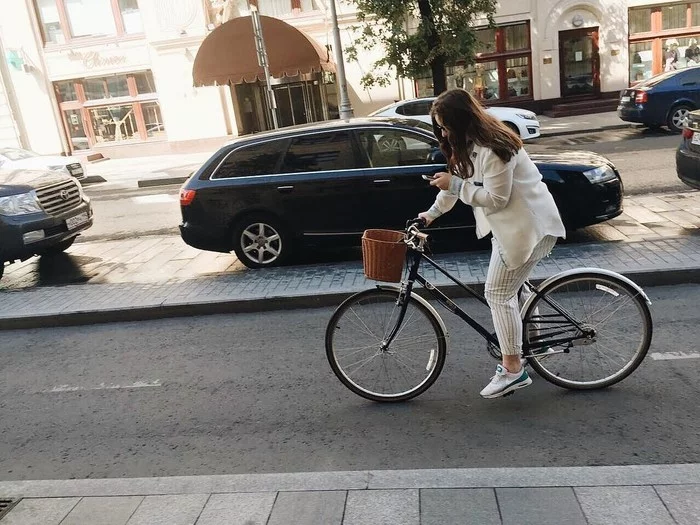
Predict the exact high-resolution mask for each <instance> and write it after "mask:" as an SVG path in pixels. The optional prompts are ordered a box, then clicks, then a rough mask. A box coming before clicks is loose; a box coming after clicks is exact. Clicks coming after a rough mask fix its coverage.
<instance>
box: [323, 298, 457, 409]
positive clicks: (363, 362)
mask: <svg viewBox="0 0 700 525" xmlns="http://www.w3.org/2000/svg"><path fill="white" fill-rule="evenodd" d="M398 299H399V292H398V291H395V290H380V289H376V290H366V291H364V292H360V293H358V294H355V295H353V296H352V297H350V298H348V299H346V300H345V301H344V302H343V303H342V304H341V305H340V306H339V307H338V309H337V310H336V311H335V313H334V314H333V317H331V319H330V321H329V322H328V327H327V328H326V356H327V357H328V362H329V363H330V365H331V368H332V369H333V372H334V373H335V375H336V376H337V377H338V379H340V380H341V381H342V383H343V384H344V385H345V386H346V387H348V388H349V389H350V390H352V391H353V392H354V393H356V394H357V395H359V396H362V397H364V398H366V399H371V400H372V401H405V400H407V399H411V398H413V397H416V396H417V395H420V394H422V393H423V392H425V391H426V390H427V389H428V388H430V386H431V385H432V384H433V383H434V382H435V380H436V379H437V378H438V376H439V375H440V372H441V371H442V367H443V365H444V364H445V355H446V353H447V350H446V348H447V344H446V340H445V333H444V331H443V329H442V327H441V326H440V323H439V322H438V320H437V318H436V317H435V314H433V312H431V311H430V310H429V309H428V308H426V307H425V305H423V304H421V303H420V302H419V301H417V300H416V299H415V298H413V297H408V298H406V299H405V300H407V301H408V306H407V309H406V315H405V316H404V320H403V322H402V323H401V326H400V327H399V331H398V333H397V334H396V337H395V338H394V339H393V341H392V342H391V345H389V346H388V347H386V348H384V345H383V344H382V343H383V342H384V341H385V340H386V338H387V337H388V336H389V334H391V331H392V329H393V328H394V326H395V325H396V323H397V321H398V316H399V312H400V310H401V305H399V304H398Z"/></svg>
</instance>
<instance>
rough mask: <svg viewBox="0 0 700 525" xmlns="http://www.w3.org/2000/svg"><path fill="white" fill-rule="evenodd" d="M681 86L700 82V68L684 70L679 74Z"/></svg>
mask: <svg viewBox="0 0 700 525" xmlns="http://www.w3.org/2000/svg"><path fill="white" fill-rule="evenodd" d="M678 80H679V81H680V83H681V86H682V85H684V84H693V83H698V82H700V68H693V69H688V70H686V71H683V72H682V73H681V74H679V75H678Z"/></svg>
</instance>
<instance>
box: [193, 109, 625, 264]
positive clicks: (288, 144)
mask: <svg viewBox="0 0 700 525" xmlns="http://www.w3.org/2000/svg"><path fill="white" fill-rule="evenodd" d="M528 149H529V148H528ZM532 158H533V160H534V161H535V163H536V164H537V165H538V167H539V169H540V171H541V172H542V175H543V177H544V181H545V183H546V184H547V186H548V187H549V189H550V191H551V192H552V194H553V196H554V199H555V201H556V203H557V205H558V207H559V210H560V211H561V214H562V218H563V220H564V223H565V225H566V226H567V228H569V229H576V228H580V227H583V226H587V225H589V224H595V223H598V222H602V221H605V220H607V219H610V218H612V217H615V216H617V215H619V214H620V213H621V212H622V192H623V187H622V182H621V180H620V176H619V174H618V173H617V171H616V169H615V167H614V166H613V165H612V164H611V163H610V162H609V161H608V160H606V159H605V158H604V157H601V156H599V155H596V154H594V153H588V152H580V151H575V152H551V151H546V150H543V151H542V152H541V153H535V152H532ZM444 169H445V159H444V157H443V156H442V153H440V152H439V149H438V142H437V140H436V138H435V135H433V133H432V127H431V126H428V125H427V124H425V123H423V122H419V121H415V120H401V119H388V118H365V119H351V120H349V121H326V122H323V123H315V124H307V125H303V126H295V127H289V128H284V129H281V130H277V131H271V132H265V133H257V134H255V135H252V136H246V137H242V138H239V139H236V140H234V141H232V142H230V143H229V144H227V145H225V146H224V147H222V148H221V149H220V150H219V151H217V152H216V153H215V154H214V155H213V156H212V157H211V158H210V159H209V160H208V161H206V162H205V163H204V164H203V165H202V167H201V168H200V169H199V170H197V171H196V172H195V173H194V174H192V175H191V176H190V178H189V179H188V180H187V181H186V182H185V184H184V185H183V187H182V188H181V190H180V206H181V211H182V224H181V225H180V232H181V235H182V238H183V240H184V241H185V242H186V243H187V244H189V245H190V246H193V247H195V248H200V249H203V250H211V251H217V252H230V251H231V250H233V251H235V253H236V255H237V256H238V258H239V259H240V260H241V262H242V263H243V264H245V265H246V266H248V267H250V268H260V267H267V266H274V265H278V264H281V263H283V262H284V261H285V260H287V258H288V257H289V256H290V254H291V253H292V252H293V250H294V249H295V248H296V247H298V246H300V245H302V244H303V243H304V242H305V241H309V240H314V239H325V238H333V239H336V240H337V239H343V238H344V239H348V240H350V241H351V242H354V243H358V242H359V238H360V235H361V234H362V232H363V231H364V230H365V229H367V228H389V229H401V228H403V226H404V225H405V221H406V220H407V219H409V218H411V217H415V216H416V214H417V213H418V212H420V211H424V210H427V209H428V208H429V207H430V205H431V204H432V203H433V201H434V200H435V195H436V190H435V188H433V187H432V186H430V185H429V184H428V183H427V182H426V181H425V180H424V179H423V178H422V177H421V175H423V174H433V173H436V172H438V171H443V170H444ZM472 228H474V215H473V213H472V212H471V210H470V209H469V207H468V206H464V205H458V206H456V207H455V209H454V210H453V211H452V212H451V213H448V214H445V215H444V216H442V217H440V218H439V219H438V220H436V221H435V222H434V223H433V225H432V226H431V228H430V230H432V231H433V232H434V233H439V232H445V231H453V230H455V229H472Z"/></svg>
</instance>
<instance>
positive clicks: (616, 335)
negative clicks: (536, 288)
mask: <svg viewBox="0 0 700 525" xmlns="http://www.w3.org/2000/svg"><path fill="white" fill-rule="evenodd" d="M540 293H541V296H539V297H537V298H535V299H534V300H533V302H532V303H531V304H530V305H529V306H528V308H527V311H526V312H525V315H524V316H523V335H524V337H523V339H524V342H525V343H529V342H533V341H534V340H535V338H537V340H538V341H540V342H546V341H547V337H548V333H547V331H549V332H550V333H552V332H555V331H557V330H565V329H566V327H567V326H568V329H569V331H570V333H573V331H576V327H575V326H574V325H572V324H571V323H570V322H568V321H566V320H565V319H564V318H563V316H561V315H560V314H558V313H557V311H556V310H555V309H554V308H553V307H552V306H551V305H549V304H548V303H547V301H545V299H544V297H547V298H548V299H549V300H553V301H555V302H556V303H557V304H558V305H559V306H561V307H563V309H564V310H565V311H566V312H567V313H568V314H569V315H571V316H572V317H574V318H575V319H576V320H577V321H578V322H582V323H584V324H585V325H586V326H587V327H592V328H594V329H595V330H596V336H595V338H594V340H592V341H584V342H582V343H581V344H579V345H575V346H572V347H570V348H569V350H568V352H563V348H564V346H565V345H559V346H557V345H551V346H548V347H547V350H544V351H540V352H539V353H538V354H535V355H525V357H526V358H527V360H528V362H529V363H530V365H531V366H532V368H533V370H535V371H536V372H537V373H538V374H539V375H540V376H541V377H543V378H544V379H546V380H547V381H549V382H551V383H553V384H555V385H557V386H560V387H563V388H568V389H571V390H593V389H599V388H605V387H608V386H611V385H613V384H615V383H618V382H620V381H622V380H623V379H625V378H626V377H627V376H629V375H630V374H631V373H632V372H634V371H635V370H636V369H637V367H638V366H639V365H640V364H641V363H642V361H643V360H644V357H645V356H646V354H647V352H648V351H649V346H650V345H651V338H652V332H653V326H652V320H651V312H650V310H649V306H648V305H647V302H646V300H645V297H644V296H643V294H641V293H640V292H639V291H638V290H637V289H636V288H635V287H633V286H631V285H630V284H629V283H628V282H626V281H624V280H622V279H619V278H617V277H615V276H612V275H608V274H605V273H596V272H588V273H581V274H572V275H566V276H562V277H561V278H558V279H554V280H553V281H551V282H550V283H548V284H547V285H546V286H545V288H543V289H542V290H540ZM589 299H591V301H590V305H589V308H588V310H587V309H586V306H585V304H587V303H585V302H584V300H585V301H588V300H589ZM606 301H610V305H608V304H607V302H606ZM594 303H595V304H594ZM623 308H624V310H623ZM581 310H582V311H581ZM598 318H600V319H598ZM609 321H614V322H615V324H614V326H608V322H609ZM557 323H559V324H557ZM635 332H638V333H637V334H636V335H635ZM550 337H551V338H552V340H554V338H556V337H561V335H559V336H556V335H550ZM628 346H629V348H627V347H628ZM534 352H537V351H536V350H535V351H534ZM596 362H597V363H596ZM584 363H589V364H592V365H597V368H598V369H599V370H600V371H602V370H603V368H606V366H603V365H607V368H608V370H609V371H610V369H611V368H612V366H611V364H615V367H616V370H615V371H614V372H611V373H607V375H605V373H603V374H602V377H601V376H600V374H598V373H597V372H596V373H591V372H588V371H587V372H584ZM620 365H621V366H620ZM590 368H591V369H594V368H596V367H595V366H591V367H590ZM577 372H578V377H576V373H577Z"/></svg>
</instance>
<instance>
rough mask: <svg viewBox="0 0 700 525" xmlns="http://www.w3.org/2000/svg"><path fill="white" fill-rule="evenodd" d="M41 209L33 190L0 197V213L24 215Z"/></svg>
mask: <svg viewBox="0 0 700 525" xmlns="http://www.w3.org/2000/svg"><path fill="white" fill-rule="evenodd" d="M40 211H42V209H41V206H40V205H39V200H38V199H37V197H36V192H35V191H34V190H32V191H29V192H27V193H20V194H19V195H10V196H9V197H0V215H26V214H28V213H37V212H40Z"/></svg>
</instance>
